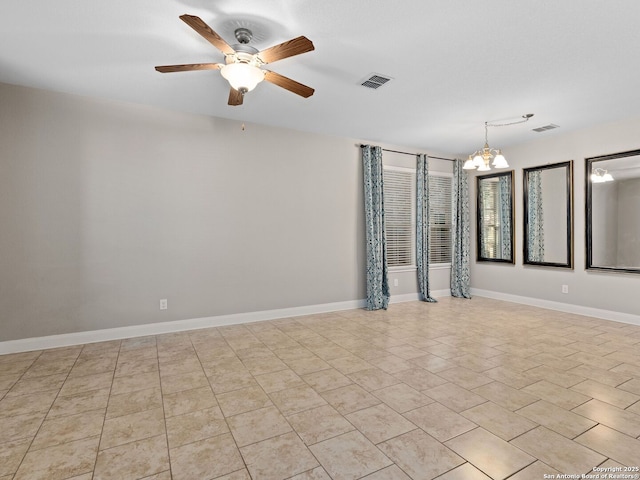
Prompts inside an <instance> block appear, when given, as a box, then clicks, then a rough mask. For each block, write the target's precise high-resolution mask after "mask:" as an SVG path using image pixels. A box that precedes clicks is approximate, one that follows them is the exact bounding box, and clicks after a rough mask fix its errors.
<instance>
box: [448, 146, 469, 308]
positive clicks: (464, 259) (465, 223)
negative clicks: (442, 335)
mask: <svg viewBox="0 0 640 480" xmlns="http://www.w3.org/2000/svg"><path fill="white" fill-rule="evenodd" d="M462 164H463V162H462V160H459V159H458V160H456V161H455V162H454V164H453V185H452V187H453V189H452V190H453V192H452V193H453V207H452V209H453V212H452V216H451V217H452V222H451V232H452V234H453V235H452V236H453V251H452V255H451V296H452V297H462V298H471V293H470V283H471V275H470V271H469V250H470V244H471V240H470V221H469V178H468V176H467V173H466V172H465V171H464V170H463V169H462Z"/></svg>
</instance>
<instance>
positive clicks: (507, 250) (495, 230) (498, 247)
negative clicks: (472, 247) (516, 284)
mask: <svg viewBox="0 0 640 480" xmlns="http://www.w3.org/2000/svg"><path fill="white" fill-rule="evenodd" d="M476 194H477V201H476V208H477V212H476V222H477V235H476V237H477V240H478V244H477V261H478V262H504V263H515V255H514V251H513V244H514V238H513V170H511V171H508V172H499V173H492V174H489V175H480V176H477V177H476Z"/></svg>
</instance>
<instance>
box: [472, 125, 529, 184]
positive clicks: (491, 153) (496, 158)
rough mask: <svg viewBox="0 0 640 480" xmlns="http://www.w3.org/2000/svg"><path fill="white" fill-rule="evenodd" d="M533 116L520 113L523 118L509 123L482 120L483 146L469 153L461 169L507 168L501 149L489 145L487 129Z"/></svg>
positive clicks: (484, 170) (485, 170) (481, 170)
mask: <svg viewBox="0 0 640 480" xmlns="http://www.w3.org/2000/svg"><path fill="white" fill-rule="evenodd" d="M531 117H533V113H527V114H526V115H522V118H523V120H518V121H515V122H509V123H489V122H484V147H483V148H481V149H480V150H476V151H475V152H473V153H472V154H471V155H469V158H468V159H467V161H466V162H464V165H463V167H462V168H463V169H465V170H475V169H476V168H477V169H478V171H479V172H488V171H489V170H491V166H492V165H493V167H494V168H509V164H508V163H507V159H506V158H504V155H502V151H501V150H500V149H495V148H491V147H490V146H489V140H488V129H489V127H506V126H508V125H516V124H518V123H524V122H527V121H529V119H530V118H531Z"/></svg>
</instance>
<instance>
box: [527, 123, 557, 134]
mask: <svg viewBox="0 0 640 480" xmlns="http://www.w3.org/2000/svg"><path fill="white" fill-rule="evenodd" d="M554 128H559V127H558V125H555V124H553V123H550V124H549V125H544V126H542V127H538V128H534V129H532V130H533V131H534V132H538V133H540V132H546V131H547V130H553V129H554Z"/></svg>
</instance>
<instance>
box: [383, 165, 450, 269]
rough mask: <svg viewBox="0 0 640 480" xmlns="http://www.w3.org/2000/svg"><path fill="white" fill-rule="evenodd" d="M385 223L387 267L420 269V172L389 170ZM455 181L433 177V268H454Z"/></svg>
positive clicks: (385, 172) (441, 175) (386, 174)
mask: <svg viewBox="0 0 640 480" xmlns="http://www.w3.org/2000/svg"><path fill="white" fill-rule="evenodd" d="M383 175H384V221H385V234H386V238H387V265H388V266H389V267H390V268H393V269H394V270H402V269H413V268H415V267H416V255H415V251H416V172H415V170H413V169H410V168H403V167H392V166H385V167H384V169H383ZM451 179H452V176H451V175H450V174H446V173H430V174H429V209H430V210H429V233H430V238H429V258H430V263H431V266H435V265H441V266H445V265H448V264H451V235H452V234H451V195H452V190H451V188H452V187H451Z"/></svg>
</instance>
